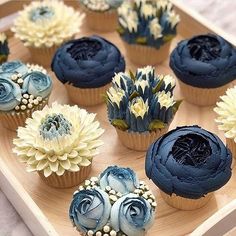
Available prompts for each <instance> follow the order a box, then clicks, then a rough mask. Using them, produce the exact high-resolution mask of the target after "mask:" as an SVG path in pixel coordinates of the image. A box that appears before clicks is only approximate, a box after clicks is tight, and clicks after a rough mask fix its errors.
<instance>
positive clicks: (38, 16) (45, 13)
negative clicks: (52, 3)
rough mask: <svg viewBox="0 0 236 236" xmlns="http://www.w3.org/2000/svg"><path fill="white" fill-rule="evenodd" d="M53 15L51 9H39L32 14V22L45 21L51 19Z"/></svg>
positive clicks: (45, 7)
mask: <svg viewBox="0 0 236 236" xmlns="http://www.w3.org/2000/svg"><path fill="white" fill-rule="evenodd" d="M53 15H54V11H53V9H51V8H50V7H47V6H43V7H38V8H35V9H33V10H32V11H31V12H30V20H31V21H34V22H35V21H38V20H43V19H50V18H51V17H52V16H53Z"/></svg>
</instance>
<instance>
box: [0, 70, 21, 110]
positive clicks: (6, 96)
mask: <svg viewBox="0 0 236 236" xmlns="http://www.w3.org/2000/svg"><path fill="white" fill-rule="evenodd" d="M21 98H22V94H21V89H20V86H19V85H18V84H16V83H14V82H12V81H11V80H9V79H5V78H1V74H0V110H1V111H11V110H13V109H14V108H15V107H16V106H17V105H19V104H20V102H21Z"/></svg>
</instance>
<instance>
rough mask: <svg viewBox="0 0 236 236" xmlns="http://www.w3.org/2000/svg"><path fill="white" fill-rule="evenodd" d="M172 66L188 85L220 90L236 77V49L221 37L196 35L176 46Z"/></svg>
mask: <svg viewBox="0 0 236 236" xmlns="http://www.w3.org/2000/svg"><path fill="white" fill-rule="evenodd" d="M170 67H171V68H172V70H173V71H174V73H175V75H176V76H177V77H178V78H179V79H180V80H181V81H182V82H184V83H186V84H188V85H191V86H194V87H199V88H217V87H220V86H223V85H225V84H227V83H229V82H231V81H233V80H234V79H235V78H236V49H235V48H234V47H233V46H232V45H231V44H230V43H228V42H227V41H226V40H225V39H223V38H222V37H220V36H218V35H212V34H207V35H198V36H194V37H193V38H191V39H188V40H183V41H181V42H180V43H179V44H178V45H177V47H176V48H175V49H174V51H173V52H172V53H171V57H170Z"/></svg>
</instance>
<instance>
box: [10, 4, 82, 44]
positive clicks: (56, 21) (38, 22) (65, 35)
mask: <svg viewBox="0 0 236 236" xmlns="http://www.w3.org/2000/svg"><path fill="white" fill-rule="evenodd" d="M83 18H84V15H82V14H80V13H79V12H78V11H75V10H74V9H73V8H72V7H68V6H66V5H65V4H64V3H63V1H57V0H52V1H50V0H46V1H33V2H32V3H31V4H29V5H28V6H26V7H25V8H24V10H22V11H20V12H19V16H18V17H17V18H16V20H15V22H14V26H13V28H12V31H13V32H14V33H15V37H17V38H19V39H20V40H21V41H22V42H23V43H24V45H25V46H29V47H36V48H42V47H46V48H48V47H52V46H54V45H60V44H61V43H63V42H64V41H66V40H68V39H71V38H72V37H73V36H74V35H75V34H76V33H78V32H79V31H80V26H81V24H82V20H83Z"/></svg>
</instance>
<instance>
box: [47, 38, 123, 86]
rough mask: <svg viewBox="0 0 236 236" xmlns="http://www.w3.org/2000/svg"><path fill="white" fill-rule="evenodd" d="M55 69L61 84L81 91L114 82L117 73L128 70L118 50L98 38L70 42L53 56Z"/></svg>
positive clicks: (53, 68)
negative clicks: (81, 89) (69, 85)
mask: <svg viewBox="0 0 236 236" xmlns="http://www.w3.org/2000/svg"><path fill="white" fill-rule="evenodd" d="M51 67H52V70H53V71H54V73H55V74H56V76H57V78H58V79H59V80H60V81H61V82H62V83H68V84H71V85H73V86H75V87H79V88H97V87H102V86H104V85H106V84H108V83H110V82H111V80H112V77H113V76H114V73H118V72H120V71H124V70H125V61H124V58H123V56H122V55H121V53H120V51H119V49H118V48H117V47H116V46H115V45H114V44H112V43H111V42H109V41H107V40H105V39H104V38H101V37H98V36H92V37H83V38H80V39H75V40H71V41H69V42H67V43H65V44H64V45H63V46H61V47H60V48H59V49H58V50H57V52H56V53H55V55H54V58H53V61H52V66H51Z"/></svg>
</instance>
